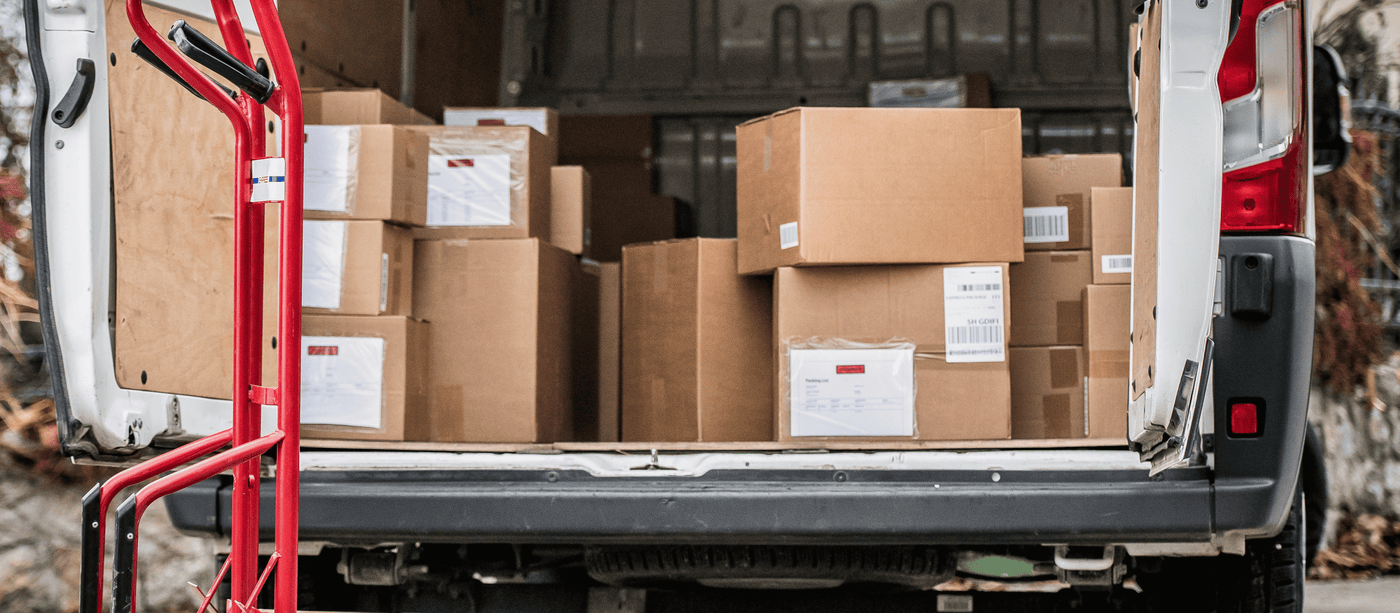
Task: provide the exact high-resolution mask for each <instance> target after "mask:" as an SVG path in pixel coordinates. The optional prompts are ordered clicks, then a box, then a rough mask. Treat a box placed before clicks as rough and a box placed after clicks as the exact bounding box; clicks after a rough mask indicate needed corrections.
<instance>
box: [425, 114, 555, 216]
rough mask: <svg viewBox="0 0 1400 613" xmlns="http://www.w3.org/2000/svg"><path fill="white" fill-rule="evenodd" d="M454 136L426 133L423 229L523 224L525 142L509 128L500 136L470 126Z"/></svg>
mask: <svg viewBox="0 0 1400 613" xmlns="http://www.w3.org/2000/svg"><path fill="white" fill-rule="evenodd" d="M453 134H454V132H453V131H451V130H442V131H435V132H432V133H431V135H430V136H431V139H430V140H429V142H428V224H427V225H428V226H430V227H431V226H490V227H502V228H504V227H510V226H524V225H525V196H526V193H525V190H526V187H527V185H528V184H529V173H530V171H529V168H528V165H527V163H526V162H527V160H526V156H525V153H526V147H528V146H529V141H528V140H527V139H524V138H520V137H519V131H511V130H505V131H502V132H500V134H501V135H500V136H492V134H493V132H492V131H490V130H480V129H474V128H472V129H464V130H462V131H461V132H460V134H462V135H463V136H453ZM466 134H471V135H472V136H471V137H470V138H468V137H467V136H465V135H466Z"/></svg>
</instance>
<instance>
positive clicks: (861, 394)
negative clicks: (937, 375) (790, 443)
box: [788, 346, 914, 437]
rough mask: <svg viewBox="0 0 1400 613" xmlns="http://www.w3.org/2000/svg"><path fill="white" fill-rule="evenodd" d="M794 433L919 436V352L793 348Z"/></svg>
mask: <svg viewBox="0 0 1400 613" xmlns="http://www.w3.org/2000/svg"><path fill="white" fill-rule="evenodd" d="M788 372H789V377H788V385H789V387H788V391H789V396H790V398H791V401H790V402H789V415H790V418H791V419H790V421H791V435H792V436H794V437H798V436H905V437H908V436H914V348H913V347H912V346H908V347H901V348H890V349H789V350H788Z"/></svg>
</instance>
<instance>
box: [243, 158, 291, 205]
mask: <svg viewBox="0 0 1400 613" xmlns="http://www.w3.org/2000/svg"><path fill="white" fill-rule="evenodd" d="M252 175H253V176H252V180H253V196H252V198H250V199H249V202H281V201H283V200H285V199H286V198H287V160H286V158H262V159H258V160H253V167H252Z"/></svg>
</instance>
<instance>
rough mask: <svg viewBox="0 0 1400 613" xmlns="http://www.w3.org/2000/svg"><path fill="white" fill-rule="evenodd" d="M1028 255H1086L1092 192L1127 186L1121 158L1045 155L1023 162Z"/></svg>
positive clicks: (1106, 155)
mask: <svg viewBox="0 0 1400 613" xmlns="http://www.w3.org/2000/svg"><path fill="white" fill-rule="evenodd" d="M1021 179H1022V181H1023V183H1024V186H1025V190H1024V191H1025V210H1024V215H1025V219H1024V221H1023V224H1024V225H1023V228H1022V230H1023V236H1024V238H1025V241H1026V251H1066V250H1071V249H1088V248H1089V241H1090V239H1091V237H1092V234H1091V232H1090V231H1089V220H1090V212H1089V207H1090V193H1089V192H1090V190H1091V189H1093V188H1095V187H1118V186H1121V185H1123V156H1120V155H1118V154H1117V153H1107V154H1095V155H1045V156H1037V157H1028V158H1025V159H1024V160H1021Z"/></svg>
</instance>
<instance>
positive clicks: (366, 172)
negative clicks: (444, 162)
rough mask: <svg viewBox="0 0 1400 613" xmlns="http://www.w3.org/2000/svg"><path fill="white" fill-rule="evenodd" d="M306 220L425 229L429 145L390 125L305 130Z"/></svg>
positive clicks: (422, 138) (412, 134)
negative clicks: (359, 221) (361, 221)
mask: <svg viewBox="0 0 1400 613" xmlns="http://www.w3.org/2000/svg"><path fill="white" fill-rule="evenodd" d="M304 198H305V202H304V206H303V208H304V210H305V215H306V218H307V219H366V220H381V221H392V222H396V223H401V224H404V225H410V226H421V225H423V223H424V222H425V221H427V215H428V212H427V211H428V209H427V206H428V205H427V202H428V139H427V138H426V137H425V136H424V135H422V134H419V133H417V132H414V131H412V130H409V129H406V128H402V127H398V126H386V125H355V126H306V184H305V190H304Z"/></svg>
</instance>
